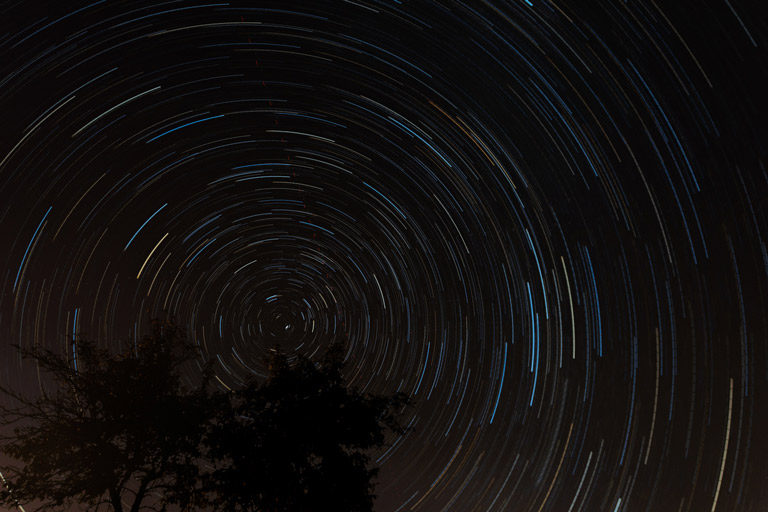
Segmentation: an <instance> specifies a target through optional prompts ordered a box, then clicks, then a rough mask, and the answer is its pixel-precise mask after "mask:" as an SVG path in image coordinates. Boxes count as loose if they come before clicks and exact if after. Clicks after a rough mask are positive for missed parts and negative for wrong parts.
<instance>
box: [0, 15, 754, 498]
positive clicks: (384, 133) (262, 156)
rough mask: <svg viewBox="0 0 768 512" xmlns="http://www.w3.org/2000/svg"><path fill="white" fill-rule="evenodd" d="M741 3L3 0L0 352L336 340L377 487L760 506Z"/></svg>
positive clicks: (5, 375)
mask: <svg viewBox="0 0 768 512" xmlns="http://www.w3.org/2000/svg"><path fill="white" fill-rule="evenodd" d="M758 4H759V2H747V1H737V0H711V1H709V0H708V1H705V2H689V1H681V2H658V3H657V2H655V1H653V0H642V1H637V2H635V1H621V0H598V1H594V2H579V1H575V0H561V1H556V2H555V1H550V0H531V1H527V0H520V1H518V0H508V1H502V0H476V1H469V0H466V1H449V0H445V1H436V0H432V1H427V0H413V1H409V0H402V1H398V0H387V1H385V0H355V1H352V0H344V1H328V2H319V1H309V0H307V1H298V0H296V1H295V0H290V1H287V0H283V1H254V2H216V3H203V2H196V1H186V0H185V1H165V2H147V1H144V0H138V1H130V2H127V1H107V0H102V1H98V2H93V3H90V2H61V3H59V2H56V3H50V4H48V3H46V2H37V1H22V2H15V3H10V2H5V3H2V4H0V112H1V113H2V122H1V123H0V240H2V243H1V244H0V247H2V249H0V264H1V265H0V271H1V272H2V274H0V290H1V292H0V378H1V379H2V381H3V383H4V384H8V385H11V386H15V387H17V388H21V389H25V390H29V391H30V392H36V391H37V390H38V389H39V388H40V386H41V385H42V384H41V383H40V381H39V380H38V379H40V376H39V375H38V372H37V371H36V368H34V366H30V364H29V363H28V362H21V361H20V360H19V358H18V356H17V355H16V354H15V352H14V351H13V349H12V348H11V346H12V345H13V344H18V345H21V346H23V347H33V346H40V347H45V348H49V349H51V350H55V351H60V352H61V353H68V354H71V356H72V357H73V364H77V362H76V360H74V358H75V357H76V354H75V353H74V352H73V350H72V338H73V335H77V334H78V333H87V336H88V337H89V338H91V339H96V340H99V343H101V345H102V346H105V347H109V348H112V349H114V350H119V349H123V348H124V347H126V346H129V345H130V344H132V343H134V342H135V341H136V340H137V338H138V337H140V336H141V335H142V334H143V333H144V332H145V331H146V326H147V318H148V313H147V312H149V313H150V314H154V315H159V314H161V312H163V311H167V312H169V313H170V314H172V315H174V316H175V317H176V318H177V319H178V321H179V323H180V324H181V326H182V327H183V328H185V329H186V331H187V334H188V336H189V338H190V339H191V340H193V341H194V342H195V343H196V344H198V345H199V346H200V348H201V351H202V354H204V356H205V357H207V358H210V359H212V360H214V361H215V370H216V379H217V383H218V385H220V386H222V387H229V388H235V387H237V386H238V385H240V384H242V383H243V382H244V381H245V379H246V378H247V377H248V376H250V375H256V376H257V377H264V376H266V374H267V369H266V367H265V363H264V359H263V358H264V356H265V354H266V353H267V351H268V350H269V348H270V347H271V346H273V344H275V343H278V342H279V343H280V344H281V345H282V347H283V348H284V349H286V350H288V351H294V350H295V351H297V352H300V353H302V354H306V355H309V356H317V355H318V354H321V353H322V352H323V351H324V350H325V349H326V348H327V347H328V346H329V345H330V344H332V343H333V342H336V341H343V342H345V343H346V346H347V350H348V351H347V361H348V366H347V370H348V379H349V381H350V382H351V383H352V384H353V385H354V386H356V387H358V388H359V389H362V390H367V391H371V392H376V393H393V392H396V391H402V392H405V393H407V394H409V395H411V396H413V397H414V400H415V405H414V406H413V407H412V408H411V409H410V410H409V411H408V412H407V414H408V416H407V418H406V419H405V423H406V424H407V425H408V426H410V427H412V430H411V431H409V432H408V433H406V434H405V435H402V436H399V437H395V436H393V437H392V438H391V439H390V440H389V443H390V445H389V447H388V448H387V449H386V450H385V451H383V452H382V453H379V454H377V456H376V459H377V462H378V463H379V464H380V465H381V466H382V472H381V474H380V476H379V482H378V486H377V489H376V492H377V494H378V496H379V498H378V500H377V501H376V510H378V511H381V512H400V511H419V512H440V511H533V512H544V511H553V512H560V511H563V512H579V511H582V512H592V511H610V512H622V511H623V512H635V511H648V512H658V511H678V512H684V511H685V512H689V511H690V512H699V511H711V512H715V511H719V512H724V511H755V512H757V511H764V510H768V486H767V485H766V484H768V466H766V463H765V459H766V456H767V455H768V442H766V438H765V434H766V429H768V412H767V411H766V407H765V403H766V400H768V343H767V342H766V340H767V339H768V324H767V323H766V322H767V321H766V309H767V308H768V298H767V297H766V294H768V250H767V249H766V236H768V210H767V209H766V206H765V205H766V199H765V198H766V195H767V194H768V172H766V149H765V147H766V143H768V132H767V131H766V118H765V113H766V112H768V106H767V105H766V101H765V96H766V91H768V53H766V50H765V48H766V46H767V45H768V20H767V19H766V17H765V16H764V15H762V14H760V13H759V12H758V10H759V5H758ZM203 363H204V361H203V359H201V360H200V361H198V362H197V364H196V365H190V366H189V368H188V374H187V375H186V377H187V378H189V379H190V380H195V379H196V378H198V377H199V376H200V371H201V369H202V366H203Z"/></svg>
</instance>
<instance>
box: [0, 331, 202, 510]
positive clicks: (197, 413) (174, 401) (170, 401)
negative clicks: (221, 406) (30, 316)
mask: <svg viewBox="0 0 768 512" xmlns="http://www.w3.org/2000/svg"><path fill="white" fill-rule="evenodd" d="M21 352H22V354H23V355H24V357H26V358H28V359H32V360H34V361H35V362H36V363H37V364H38V365H39V367H40V369H41V370H43V371H44V372H45V373H47V374H49V375H50V377H52V380H53V384H54V391H52V392H43V393H42V394H40V395H38V396H36V397H34V398H29V397H27V396H25V395H24V394H21V393H18V392H14V391H11V390H8V389H3V390H2V391H3V392H5V394H6V395H10V397H11V398H12V399H13V400H12V401H14V402H15V403H16V405H14V406H11V407H2V408H0V425H1V426H2V427H3V428H2V435H1V436H0V449H1V450H2V452H3V453H5V454H6V455H10V456H11V457H12V458H13V459H15V460H16V461H18V463H19V464H17V465H15V466H11V467H10V468H6V470H5V471H4V476H5V479H6V480H7V488H6V489H4V490H3V491H2V494H0V503H4V504H6V505H13V504H15V503H26V502H28V501H31V500H39V501H41V502H42V507H41V509H53V510H66V509H67V507H69V506H70V505H72V504H79V505H85V506H87V507H88V509H89V510H95V509H98V508H100V507H101V506H102V505H108V508H111V509H112V510H114V511H116V512H122V511H123V510H124V509H125V510H130V511H131V512H137V511H138V510H139V509H140V507H142V505H146V504H147V498H148V497H150V495H160V496H161V498H160V499H159V500H158V501H157V506H162V504H170V503H175V504H178V505H180V506H181V507H187V506H190V505H192V504H193V503H194V500H195V498H196V497H198V496H197V495H198V494H199V484H198V482H199V479H200V466H199V462H200V460H201V457H202V455H203V451H202V450H203V446H202V444H201V440H202V439H203V437H204V433H205V429H206V428H207V426H208V419H209V418H210V417H212V415H213V414H214V413H213V410H214V409H213V408H214V406H215V403H216V402H215V397H214V395H213V394H212V393H210V392H209V391H208V382H207V381H208V375H207V374H206V376H205V378H204V379H203V381H202V382H201V384H200V385H199V386H198V387H196V388H188V387H186V386H183V385H182V381H181V377H180V374H179V370H180V367H181V365H182V364H183V363H184V362H185V361H187V360H188V359H190V358H192V357H194V354H195V353H194V349H193V347H191V346H190V345H189V344H187V343H186V341H185V339H184V337H183V335H182V333H181V331H180V330H179V329H178V328H177V327H176V326H175V325H174V324H173V323H171V322H161V321H155V322H153V326H152V332H151V333H150V334H149V335H147V336H145V337H144V338H143V339H142V340H141V342H140V343H138V344H136V346H134V347H133V348H132V350H130V351H129V352H126V353H123V354H118V355H112V354H110V353H108V352H107V351H104V350H100V349H98V348H97V347H96V346H95V344H94V343H92V342H90V341H88V340H80V341H78V342H77V344H76V353H75V357H76V358H68V357H62V356H60V355H58V354H54V353H52V352H50V351H42V350H35V351H29V350H21ZM9 428H10V429H12V430H11V432H8V430H9ZM124 504H127V505H124Z"/></svg>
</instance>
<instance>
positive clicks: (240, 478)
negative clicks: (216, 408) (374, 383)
mask: <svg viewBox="0 0 768 512" xmlns="http://www.w3.org/2000/svg"><path fill="white" fill-rule="evenodd" d="M269 366H270V374H271V375H270V377H269V379H268V380H267V381H266V382H265V383H264V384H262V385H259V384H257V383H256V382H255V381H251V382H250V383H249V384H248V385H247V386H246V387H245V388H243V389H242V390H240V391H238V392H236V393H235V394H234V396H233V400H232V401H231V403H230V409H229V410H227V411H226V412H225V413H224V414H225V416H224V417H222V418H221V421H220V422H219V424H218V426H217V428H216V429H214V431H213V434H212V436H211V438H210V439H209V442H210V446H211V456H212V457H213V460H214V461H215V463H216V470H215V471H214V472H213V473H212V475H211V479H210V481H209V484H210V488H211V489H212V490H213V493H214V495H215V496H216V505H217V507H218V508H220V509H223V510H233V511H252V512H255V511H259V512H287V511H290V512H310V511H328V510H333V511H335V512H363V511H371V510H372V509H373V500H374V498H375V495H374V493H373V491H374V485H373V482H372V479H373V478H374V477H375V476H376V475H377V473H378V469H377V468H373V467H371V452H372V450H373V449H375V448H380V447H382V446H384V444H385V437H386V434H387V432H388V431H392V432H396V433H403V432H404V431H405V429H404V428H403V427H402V426H401V424H400V423H399V421H398V417H399V415H398V413H399V412H400V411H401V410H402V408H403V407H404V406H406V405H407V404H408V398H407V397H406V396H405V395H404V394H401V393H398V394H395V395H390V396H380V395H367V394H363V393H361V392H359V391H357V390H355V389H351V388H349V387H348V386H347V385H346V383H345V380H344V378H343V376H342V370H343V368H344V347H343V346H341V345H333V346H332V347H331V348H330V349H329V351H328V352H327V353H326V354H325V357H324V358H323V360H322V362H321V363H320V364H315V363H313V362H312V361H311V360H310V359H308V358H306V357H304V356H296V359H295V361H294V362H293V363H292V364H290V363H289V358H288V357H287V356H286V355H285V354H284V353H283V352H281V351H280V350H279V349H273V350H272V352H271V354H270V357H269Z"/></svg>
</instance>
